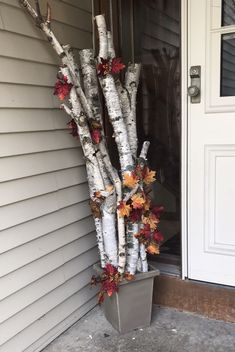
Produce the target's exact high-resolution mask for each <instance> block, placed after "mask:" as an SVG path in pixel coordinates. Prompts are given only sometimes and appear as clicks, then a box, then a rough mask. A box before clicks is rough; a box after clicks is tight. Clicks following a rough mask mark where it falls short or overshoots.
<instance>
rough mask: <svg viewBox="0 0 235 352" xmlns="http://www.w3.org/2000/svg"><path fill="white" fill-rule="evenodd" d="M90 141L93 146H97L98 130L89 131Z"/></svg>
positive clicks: (99, 134) (98, 139)
mask: <svg viewBox="0 0 235 352" xmlns="http://www.w3.org/2000/svg"><path fill="white" fill-rule="evenodd" d="M91 139H92V142H93V143H94V144H99V143H100V141H101V132H100V130H99V129H95V130H92V131H91Z"/></svg>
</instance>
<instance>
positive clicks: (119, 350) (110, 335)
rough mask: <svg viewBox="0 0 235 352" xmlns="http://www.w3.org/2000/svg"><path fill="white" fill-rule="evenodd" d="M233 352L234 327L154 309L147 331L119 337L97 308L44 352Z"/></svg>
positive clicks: (234, 347)
mask: <svg viewBox="0 0 235 352" xmlns="http://www.w3.org/2000/svg"><path fill="white" fill-rule="evenodd" d="M143 351H144V352H235V324H231V323H224V322H222V321H216V320H209V319H206V318H203V317H200V316H197V315H194V314H190V313H184V312H179V311H175V310H173V309H168V308H159V307H157V306H154V309H153V319H152V324H151V326H150V327H149V328H146V329H140V330H136V331H133V332H131V333H128V334H125V335H119V334H118V333H117V332H116V331H115V330H114V329H113V328H112V326H111V325H110V324H109V323H108V322H107V321H106V320H105V318H104V316H103V314H102V312H101V310H100V308H99V307H96V308H95V309H93V310H92V311H91V312H89V313H88V314H87V315H86V316H85V317H84V318H83V319H81V320H80V321H79V322H78V323H76V324H75V325H74V326H72V327H71V328H70V329H69V330H67V331H66V332H65V333H64V334H63V335H61V336H60V337H58V338H57V339H56V340H55V341H54V342H52V343H51V344H50V345H49V346H48V347H47V348H46V349H44V352H143Z"/></svg>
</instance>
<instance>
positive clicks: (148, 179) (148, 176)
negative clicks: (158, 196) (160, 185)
mask: <svg viewBox="0 0 235 352" xmlns="http://www.w3.org/2000/svg"><path fill="white" fill-rule="evenodd" d="M155 175H156V171H151V170H149V168H148V167H146V168H145V171H144V175H143V181H144V183H145V184H146V185H150V183H153V182H154V181H155V180H156V178H155Z"/></svg>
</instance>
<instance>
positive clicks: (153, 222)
mask: <svg viewBox="0 0 235 352" xmlns="http://www.w3.org/2000/svg"><path fill="white" fill-rule="evenodd" d="M142 221H143V224H149V226H150V228H151V230H155V229H156V228H157V224H158V223H159V222H160V221H159V219H158V218H157V217H156V215H154V214H153V213H150V214H149V216H143V218H142Z"/></svg>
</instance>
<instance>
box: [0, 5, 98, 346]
mask: <svg viewBox="0 0 235 352" xmlns="http://www.w3.org/2000/svg"><path fill="white" fill-rule="evenodd" d="M41 2H42V5H43V11H45V4H46V1H43V0H42V1H41ZM32 3H33V2H32ZM50 4H51V6H52V15H53V23H52V25H53V29H54V31H55V33H56V34H57V35H58V37H59V38H60V40H61V42H62V43H67V42H69V43H70V44H71V45H72V46H73V47H74V48H75V54H77V50H78V49H80V48H85V47H91V46H92V23H91V1H88V0H76V1H75V0H50ZM0 41H1V45H0V67H1V75H0V133H1V136H0V170H1V172H0V352H12V351H14V352H23V351H26V352H35V351H40V350H42V349H43V347H45V346H46V345H47V344H48V343H50V341H52V340H53V339H54V338H55V337H56V336H58V335H59V334H61V333H62V332H63V331H64V330H65V329H67V328H68V327H69V326H70V325H72V324H73V323H74V322H75V321H76V320H78V319H79V318H81V317H82V316H83V315H84V314H85V313H86V312H87V311H89V310H90V309H91V308H92V307H93V306H94V305H95V304H96V290H91V289H90V286H89V282H90V277H91V275H92V265H93V263H95V262H96V261H97V260H98V254H97V248H96V238H95V232H94V230H95V229H94V224H93V220H92V218H91V214H90V209H89V205H88V199H89V194H88V187H87V183H86V180H87V178H86V170H85V166H84V160H83V157H82V151H81V148H80V145H79V142H78V140H76V139H74V138H72V137H71V135H70V134H69V132H68V130H67V126H66V124H67V122H68V119H67V117H66V116H65V114H64V113H63V112H62V111H61V110H60V109H59V102H58V100H57V98H56V97H54V96H53V94H52V93H53V86H54V83H55V79H56V73H57V65H58V62H59V61H58V58H57V57H56V55H55V53H54V52H53V49H52V48H51V47H50V44H49V43H48V42H47V40H46V39H45V38H44V36H43V34H42V33H40V31H39V30H38V29H37V28H35V25H34V23H33V22H32V21H31V19H30V18H29V17H28V16H27V15H26V14H25V13H24V11H23V10H22V9H21V8H20V6H19V4H18V0H0Z"/></svg>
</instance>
